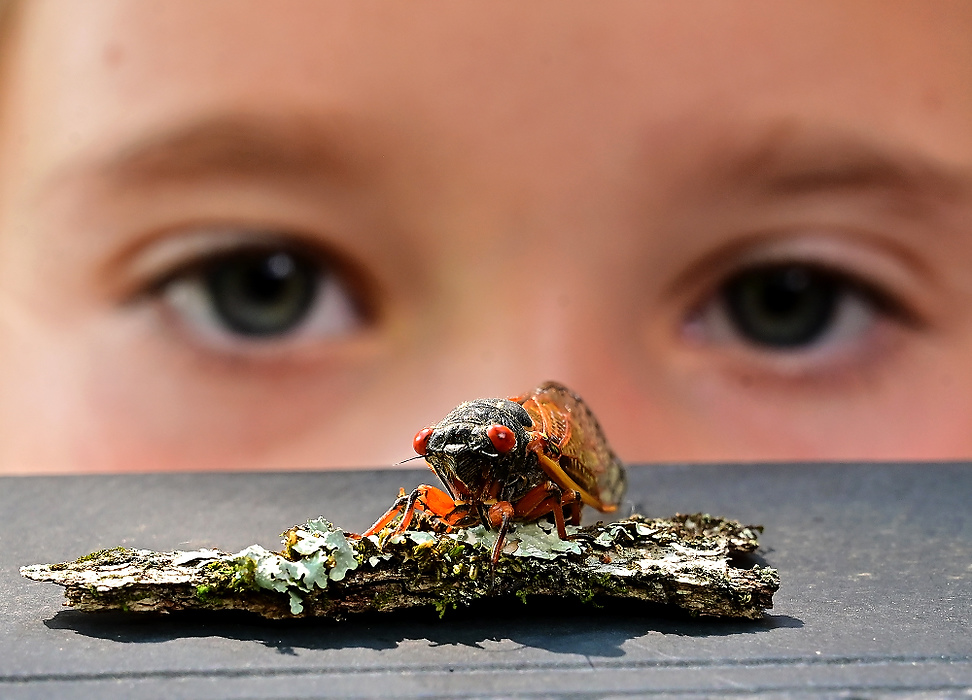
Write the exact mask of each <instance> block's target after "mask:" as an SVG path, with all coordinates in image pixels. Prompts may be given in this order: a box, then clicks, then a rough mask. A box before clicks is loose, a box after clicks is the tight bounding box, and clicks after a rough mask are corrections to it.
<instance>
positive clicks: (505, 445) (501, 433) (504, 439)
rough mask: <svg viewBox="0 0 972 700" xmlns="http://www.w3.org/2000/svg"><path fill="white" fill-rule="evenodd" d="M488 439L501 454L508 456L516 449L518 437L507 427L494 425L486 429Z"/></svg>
mask: <svg viewBox="0 0 972 700" xmlns="http://www.w3.org/2000/svg"><path fill="white" fill-rule="evenodd" d="M486 437H488V438H489V441H490V442H491V443H493V447H495V448H496V451H497V452H499V453H500V454H506V453H507V452H509V451H510V450H512V449H513V448H514V447H516V435H515V434H514V433H513V431H512V430H510V429H509V428H507V427H506V426H505V425H497V424H493V425H491V426H489V427H488V428H486Z"/></svg>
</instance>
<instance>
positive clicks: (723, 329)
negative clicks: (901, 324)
mask: <svg viewBox="0 0 972 700" xmlns="http://www.w3.org/2000/svg"><path fill="white" fill-rule="evenodd" d="M895 315H902V316H903V315H904V314H903V312H900V311H898V310H896V308H895V305H894V304H893V302H891V301H890V300H889V299H888V298H887V295H884V294H882V293H881V292H879V291H878V290H875V289H873V288H872V287H870V286H868V285H867V284H865V283H863V282H861V281H859V280H857V279H855V278H853V277H852V276H851V275H849V274H846V273H843V272H837V271H834V270H832V269H828V268H826V267H823V266H819V265H814V264H812V263H802V262H781V263H771V264H764V265H758V266H754V267H749V268H746V269H744V270H742V271H739V272H736V273H734V274H732V275H731V276H730V277H729V278H728V279H727V280H726V281H725V282H723V283H722V284H721V285H720V286H719V288H718V291H717V293H716V294H715V295H714V297H712V298H710V300H709V301H708V302H707V303H706V304H704V305H703V306H702V308H701V309H700V310H699V311H698V313H697V314H696V315H695V317H694V319H693V321H692V323H691V326H692V328H693V334H694V335H696V336H697V337H701V338H702V339H703V340H705V341H709V342H712V343H715V344H726V343H736V344H741V345H744V346H748V347H750V348H752V349H754V350H758V351H763V352H788V353H794V352H798V351H811V350H837V349H840V348H846V347H849V346H851V345H853V344H854V343H857V342H859V341H861V340H862V339H863V338H864V337H865V336H867V334H868V333H869V332H870V331H871V330H872V329H873V328H874V327H875V326H876V325H877V324H878V322H880V321H881V320H882V319H883V318H884V317H886V316H892V317H893V316H895Z"/></svg>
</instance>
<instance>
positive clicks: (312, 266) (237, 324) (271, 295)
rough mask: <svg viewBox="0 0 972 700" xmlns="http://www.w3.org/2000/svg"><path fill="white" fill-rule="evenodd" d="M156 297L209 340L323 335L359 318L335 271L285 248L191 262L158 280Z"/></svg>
mask: <svg viewBox="0 0 972 700" xmlns="http://www.w3.org/2000/svg"><path fill="white" fill-rule="evenodd" d="M161 297H162V300H163V302H164V303H165V304H166V306H167V307H168V309H169V311H170V313H173V314H175V316H176V317H177V320H178V321H180V322H182V323H183V324H185V325H186V326H188V328H189V330H190V331H192V332H194V333H195V334H197V335H199V336H201V338H202V339H203V340H204V341H209V342H219V341H224V342H227V341H234V340H236V341H239V342H247V341H249V342H250V343H254V342H256V343H260V342H263V343H267V342H271V341H280V340H290V339H305V338H322V337H325V338H326V337H330V336H340V335H344V334H347V333H350V332H352V331H354V330H355V329H356V328H357V327H358V326H360V325H361V323H362V321H363V315H362V313H361V311H360V308H359V305H358V304H356V300H355V299H354V297H353V295H352V292H351V290H350V288H349V286H348V285H347V284H346V283H345V281H344V279H343V278H342V276H341V275H340V274H339V272H338V271H337V270H336V269H335V268H334V266H331V265H328V264H326V263H325V262H323V261H322V260H320V259H319V258H318V257H317V256H313V255H310V254H308V253H306V252H303V251H301V250H299V249H297V248H293V247H290V246H287V245H280V246H261V247H257V248H241V249H239V250H230V251H221V252H219V253H218V254H215V255H213V256H211V257H209V258H204V259H202V260H198V261H195V262H193V263H191V265H190V266H189V267H187V268H184V269H183V271H182V272H179V273H176V274H174V275H171V276H170V277H169V278H168V280H167V281H166V282H164V283H163V285H162V289H161Z"/></svg>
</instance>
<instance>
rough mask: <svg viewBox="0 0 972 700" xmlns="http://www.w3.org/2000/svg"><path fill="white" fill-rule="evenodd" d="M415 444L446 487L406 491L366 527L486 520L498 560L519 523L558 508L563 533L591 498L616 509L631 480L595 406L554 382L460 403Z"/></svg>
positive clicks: (592, 502) (456, 524)
mask: <svg viewBox="0 0 972 700" xmlns="http://www.w3.org/2000/svg"><path fill="white" fill-rule="evenodd" d="M413 446H414V448H415V451H416V452H417V453H418V454H419V455H420V456H422V457H424V458H425V461H426V462H427V464H428V466H429V468H430V469H431V470H432V471H433V472H435V475H436V476H437V477H439V480H440V481H441V482H442V485H443V486H444V487H445V489H444V490H443V489H440V488H436V487H435V486H429V485H422V486H419V487H418V488H416V489H415V490H414V491H412V493H410V494H408V495H405V494H404V493H403V494H402V496H401V497H400V498H399V499H398V500H397V501H396V502H395V504H394V505H393V506H392V507H391V508H390V509H389V510H388V512H386V513H385V514H384V515H383V516H382V517H381V518H379V519H378V520H377V522H375V524H374V525H372V526H371V528H369V529H368V530H367V531H366V532H365V533H363V535H364V536H367V535H372V534H375V533H377V532H380V531H381V530H382V529H384V528H385V527H386V526H388V524H389V523H391V522H393V521H394V519H395V518H396V517H398V516H399V515H401V521H400V522H399V523H398V525H397V527H396V528H395V532H396V533H399V532H402V531H403V530H405V529H406V528H408V526H409V525H410V524H411V523H412V521H413V520H414V519H415V517H416V515H421V516H422V517H426V518H429V519H431V520H432V521H433V523H434V524H437V525H439V526H442V527H444V529H446V530H447V531H449V530H453V529H455V528H464V527H472V526H474V525H483V526H485V527H488V528H490V529H493V530H496V531H497V533H498V534H497V539H496V544H495V545H494V547H493V551H492V565H493V566H494V567H495V565H496V562H497V561H498V560H499V556H500V553H501V552H502V549H503V543H504V541H505V538H506V535H507V533H508V532H509V529H510V526H511V525H512V524H513V523H516V522H532V521H535V520H539V519H541V518H544V517H553V520H554V523H555V525H556V528H557V534H558V535H559V536H560V538H561V539H564V540H566V539H568V535H567V529H566V525H567V523H570V524H572V525H578V524H580V519H581V509H582V508H583V506H584V504H587V505H589V506H592V507H594V508H597V509H598V510H600V511H602V512H605V513H610V512H612V511H615V510H617V508H618V506H619V504H620V503H621V499H622V497H623V496H624V492H625V488H626V479H625V473H624V466H623V465H622V464H621V462H620V460H619V459H618V458H617V456H615V454H614V452H613V451H612V450H611V448H610V446H609V445H608V443H607V440H606V439H605V437H604V433H603V431H602V430H601V427H600V425H598V422H597V419H596V418H595V417H594V414H593V413H591V411H590V409H589V408H588V407H587V404H585V403H584V402H583V401H582V400H581V398H580V397H579V396H577V395H576V394H574V393H573V392H572V391H570V389H567V388H566V387H564V386H562V385H560V384H557V383H555V382H547V383H545V384H543V385H541V386H540V387H538V388H537V389H536V390H534V391H532V392H530V393H528V394H524V395H522V396H513V397H510V398H506V399H478V400H476V401H467V402H466V403H462V404H460V405H459V406H457V407H456V408H455V409H454V410H453V411H452V412H451V413H449V415H447V416H446V417H445V418H443V419H442V420H441V421H439V422H438V423H436V424H435V425H432V426H429V427H426V428H422V430H420V431H418V433H417V434H416V435H415V439H414V442H413Z"/></svg>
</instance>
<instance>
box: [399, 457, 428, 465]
mask: <svg viewBox="0 0 972 700" xmlns="http://www.w3.org/2000/svg"><path fill="white" fill-rule="evenodd" d="M415 459H425V455H415V456H414V457H409V458H408V459H403V460H402V461H401V462H395V466H396V467H397V466H398V465H399V464H405V462H411V461H412V460H415Z"/></svg>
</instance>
